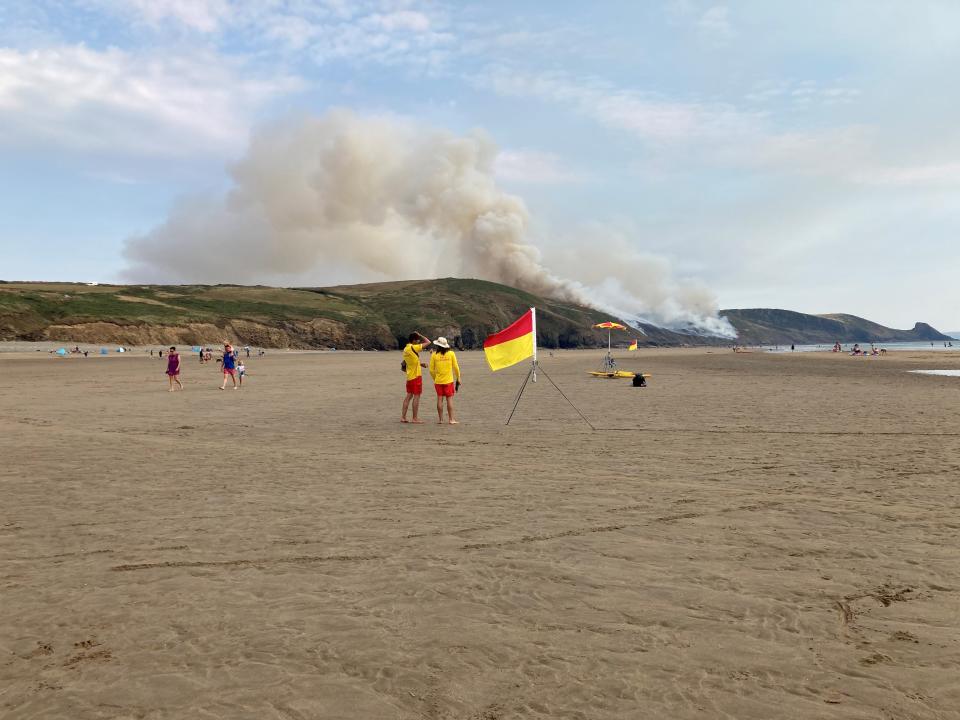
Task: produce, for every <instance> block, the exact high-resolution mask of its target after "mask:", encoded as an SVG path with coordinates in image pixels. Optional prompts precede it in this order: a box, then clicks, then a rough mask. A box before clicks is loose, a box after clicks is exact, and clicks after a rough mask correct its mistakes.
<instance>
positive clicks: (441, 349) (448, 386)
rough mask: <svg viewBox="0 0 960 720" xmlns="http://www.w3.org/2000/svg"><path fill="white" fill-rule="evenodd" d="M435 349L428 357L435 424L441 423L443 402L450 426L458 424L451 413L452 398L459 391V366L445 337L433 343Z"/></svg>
mask: <svg viewBox="0 0 960 720" xmlns="http://www.w3.org/2000/svg"><path fill="white" fill-rule="evenodd" d="M433 345H434V347H435V348H436V352H434V353H433V354H432V355H431V356H430V377H432V378H433V386H434V388H435V389H436V391H437V422H438V423H443V401H444V399H446V401H447V419H448V421H449V423H450V424H451V425H457V424H459V422H458V420H457V418H456V415H454V412H453V396H454V394H455V393H456V392H457V390H459V389H460V385H461V381H460V365H459V364H458V363H457V355H456V353H455V352H453V350H451V349H450V343H449V342H447V339H446V338H445V337H439V338H437V339H436V340H434V341H433Z"/></svg>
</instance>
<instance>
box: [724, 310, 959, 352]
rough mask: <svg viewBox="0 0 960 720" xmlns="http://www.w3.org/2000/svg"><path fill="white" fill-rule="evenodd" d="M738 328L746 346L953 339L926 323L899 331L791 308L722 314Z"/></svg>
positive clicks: (857, 318)
mask: <svg viewBox="0 0 960 720" xmlns="http://www.w3.org/2000/svg"><path fill="white" fill-rule="evenodd" d="M720 314H721V315H722V316H724V317H726V318H727V320H729V321H730V322H731V324H733V326H734V327H735V328H736V329H737V333H738V341H739V342H740V343H742V344H744V345H775V344H779V345H789V344H791V343H798V344H817V343H828V344H833V343H835V342H841V343H851V342H919V341H928V340H929V341H937V340H949V339H950V338H949V337H948V336H946V335H944V334H943V333H941V332H938V331H937V330H935V329H934V328H932V327H930V326H929V325H927V324H926V323H917V324H916V325H914V326H913V329H912V330H895V329H893V328H888V327H884V326H883V325H879V324H877V323H875V322H871V321H870V320H865V319H864V318H861V317H857V316H856V315H844V314H832V315H807V314H805V313H798V312H793V311H791V310H771V309H768V308H752V309H747V310H723V311H721V313H720Z"/></svg>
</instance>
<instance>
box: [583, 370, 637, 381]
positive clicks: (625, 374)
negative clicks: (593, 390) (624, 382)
mask: <svg viewBox="0 0 960 720" xmlns="http://www.w3.org/2000/svg"><path fill="white" fill-rule="evenodd" d="M589 374H590V375H593V377H602V378H611V379H612V378H625V379H630V378H635V377H636V376H637V373H634V372H630V371H629V370H616V371H614V372H602V371H600V370H591V371H590V373H589ZM643 377H645V378H648V377H652V376H651V375H649V374H647V373H643Z"/></svg>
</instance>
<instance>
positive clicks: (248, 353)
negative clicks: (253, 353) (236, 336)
mask: <svg viewBox="0 0 960 720" xmlns="http://www.w3.org/2000/svg"><path fill="white" fill-rule="evenodd" d="M244 350H246V351H247V357H250V346H249V345H247V346H246V347H245V348H244Z"/></svg>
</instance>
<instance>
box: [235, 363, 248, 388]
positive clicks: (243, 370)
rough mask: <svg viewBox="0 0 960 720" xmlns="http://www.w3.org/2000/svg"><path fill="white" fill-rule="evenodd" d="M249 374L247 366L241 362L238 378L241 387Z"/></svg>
mask: <svg viewBox="0 0 960 720" xmlns="http://www.w3.org/2000/svg"><path fill="white" fill-rule="evenodd" d="M246 374H247V366H246V365H244V364H243V360H241V361H240V364H239V365H237V378H238V379H239V381H240V387H243V376H244V375H246Z"/></svg>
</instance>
